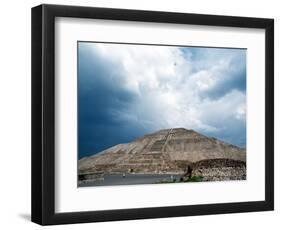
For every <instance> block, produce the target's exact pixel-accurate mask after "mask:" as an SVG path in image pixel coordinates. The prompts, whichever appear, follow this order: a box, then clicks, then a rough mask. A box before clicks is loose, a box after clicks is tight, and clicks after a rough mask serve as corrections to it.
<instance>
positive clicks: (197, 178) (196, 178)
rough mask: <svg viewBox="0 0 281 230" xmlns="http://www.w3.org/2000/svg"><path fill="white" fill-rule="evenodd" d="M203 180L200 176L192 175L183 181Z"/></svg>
mask: <svg viewBox="0 0 281 230" xmlns="http://www.w3.org/2000/svg"><path fill="white" fill-rule="evenodd" d="M201 181H203V177H202V176H193V177H191V178H188V179H187V180H184V182H201Z"/></svg>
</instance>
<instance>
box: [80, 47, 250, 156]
mask: <svg viewBox="0 0 281 230" xmlns="http://www.w3.org/2000/svg"><path fill="white" fill-rule="evenodd" d="M78 60H79V62H78V127H79V128H78V136H79V140H78V145H79V158H81V157H83V156H87V155H92V154H95V153H97V152H100V151H102V150H104V149H106V148H108V147H111V146H113V145H116V144H119V143H127V142H130V141H132V140H134V139H135V138H137V137H140V136H143V135H144V134H147V133H151V132H154V131H158V130H160V129H166V128H176V127H183V128H186V129H194V130H196V131H198V132H200V133H202V134H205V135H208V136H213V137H216V138H218V139H220V140H223V141H226V142H228V143H231V144H234V145H237V146H240V147H245V145H246V50H245V49H223V48H198V47H176V46H151V45H128V44H109V43H107V44H106V43H89V42H79V43H78Z"/></svg>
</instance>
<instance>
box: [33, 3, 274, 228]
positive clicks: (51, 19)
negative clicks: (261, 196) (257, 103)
mask: <svg viewBox="0 0 281 230" xmlns="http://www.w3.org/2000/svg"><path fill="white" fill-rule="evenodd" d="M55 17H72V18H89V19H109V20H125V21H138V22H154V23H173V24H193V25H210V26H227V27H241V28H261V29H265V36H266V38H265V43H266V44H265V47H266V49H265V90H266V91H265V92H266V95H265V102H266V105H265V110H266V114H265V118H266V121H265V122H266V127H265V132H266V133H265V136H266V138H265V143H266V147H265V200H264V201H251V202H239V203H219V204H203V205H201V204H200V205H188V206H172V207H156V208H137V209H121V210H107V211H87V212H72V213H55V62H54V60H55V46H54V45H55V44H54V43H55V39H54V37H55V30H54V28H55ZM31 206H32V207H31V214H32V218H31V219H32V221H33V222H35V223H38V224H41V225H53V224H71V223H84V222H99V221H116V220H130V219H143V218H162V217H177V216H194V215H206V214H222V213H237V212H252V211H267V210H273V209H274V20H273V19H264V18H248V17H231V16H215V15H202V14H186V13H171V12H154V11H139V10H126V9H110V8H94V7H80V6H79V7H78V6H62V5H39V6H36V7H34V8H32V205H31Z"/></svg>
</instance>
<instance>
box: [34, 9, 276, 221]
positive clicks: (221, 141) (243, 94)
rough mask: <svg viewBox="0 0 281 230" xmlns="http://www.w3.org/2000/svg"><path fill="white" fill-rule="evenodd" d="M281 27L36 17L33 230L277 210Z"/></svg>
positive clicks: (236, 20)
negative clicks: (278, 38) (278, 30)
mask: <svg viewBox="0 0 281 230" xmlns="http://www.w3.org/2000/svg"><path fill="white" fill-rule="evenodd" d="M273 33H274V22H273V19H263V18H246V17H231V16H217V15H202V14H185V13H172V12H154V11H138V10H125V9H109V8H93V7H76V6H58V5H40V6H37V7H34V8H32V221H33V222H36V223H38V224H41V225H51V224H67V223H82V222H98V221H113V220H129V219H143V218H161V217H176V216H192V215H205V214H221V213H236V212H250V211H267V210H273V208H274V173H273V172H274V163H273V158H274V91H273V90H274V34H273Z"/></svg>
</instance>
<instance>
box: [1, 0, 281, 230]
mask: <svg viewBox="0 0 281 230" xmlns="http://www.w3.org/2000/svg"><path fill="white" fill-rule="evenodd" d="M278 2H279V1H277V0H276V1H274V0H266V1H265V0H263V1H258V0H255V1H245V0H229V1H225V0H194V1H188V0H134V1H132V0H119V1H117V0H107V1H104V0H96V1H86V0H80V1H78V0H76V1H75V0H70V1H66V0H56V1H45V2H44V3H52V4H68V5H85V6H99V7H112V8H131V9H144V10H163V11H178V12H188V13H205V14H222V15H235V16H252V17H269V18H275V64H276V66H275V111H276V112H275V117H276V119H275V143H276V145H275V168H276V169H275V194H276V196H275V211H274V212H259V213H242V214H228V215H213V216H201V217H180V218H167V219H153V220H138V221H119V222H110V223H96V224H76V225H69V226H67V227H68V228H69V229H92V228H93V227H94V228H98V229H112V228H114V229H124V230H126V229H148V228H157V229H160V228H161V229H172V228H182V229H183V228H185V229H186V228H189V229H196V230H200V229H217V230H219V229H229V230H230V229H247V228H248V229H254V228H255V229H270V228H272V229H277V225H278V224H280V223H281V210H280V209H281V203H280V201H281V199H280V197H281V196H280V194H281V193H280V192H281V191H280V190H281V180H280V174H281V167H280V168H278V167H279V162H281V157H280V151H281V141H279V139H280V138H281V123H280V121H281V120H280V118H278V117H280V116H281V104H280V96H281V95H280V94H281V93H280V90H278V89H279V88H280V87H281V80H280V78H278V75H279V74H280V67H279V65H277V64H278V60H280V53H281V52H280V51H281V47H280V35H281V34H280V33H281V32H280V19H281V15H280V6H279V4H278ZM41 3H42V2H41V1H36V0H29V1H16V0H14V1H13V0H11V1H2V2H1V11H0V17H1V20H0V23H1V27H0V28H1V30H0V31H1V35H0V40H1V42H0V106H1V107H0V108H1V111H0V154H1V155H0V156H1V158H0V159H1V160H0V170H1V171H0V183H1V190H0V226H1V229H39V228H40V227H39V226H38V225H36V224H33V223H31V222H30V202H31V198H30V186H31V181H30V169H31V165H30V161H31V159H30V158H31V157H30V142H31V140H30V123H31V118H30V109H31V104H30V97H31V94H30V84H31V82H30V33H31V31H30V20H31V16H30V8H31V7H32V6H35V5H38V4H41ZM278 141H279V143H278ZM234 192H235V191H234ZM47 228H49V227H47ZM53 228H55V229H64V228H65V226H55V227H53Z"/></svg>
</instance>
